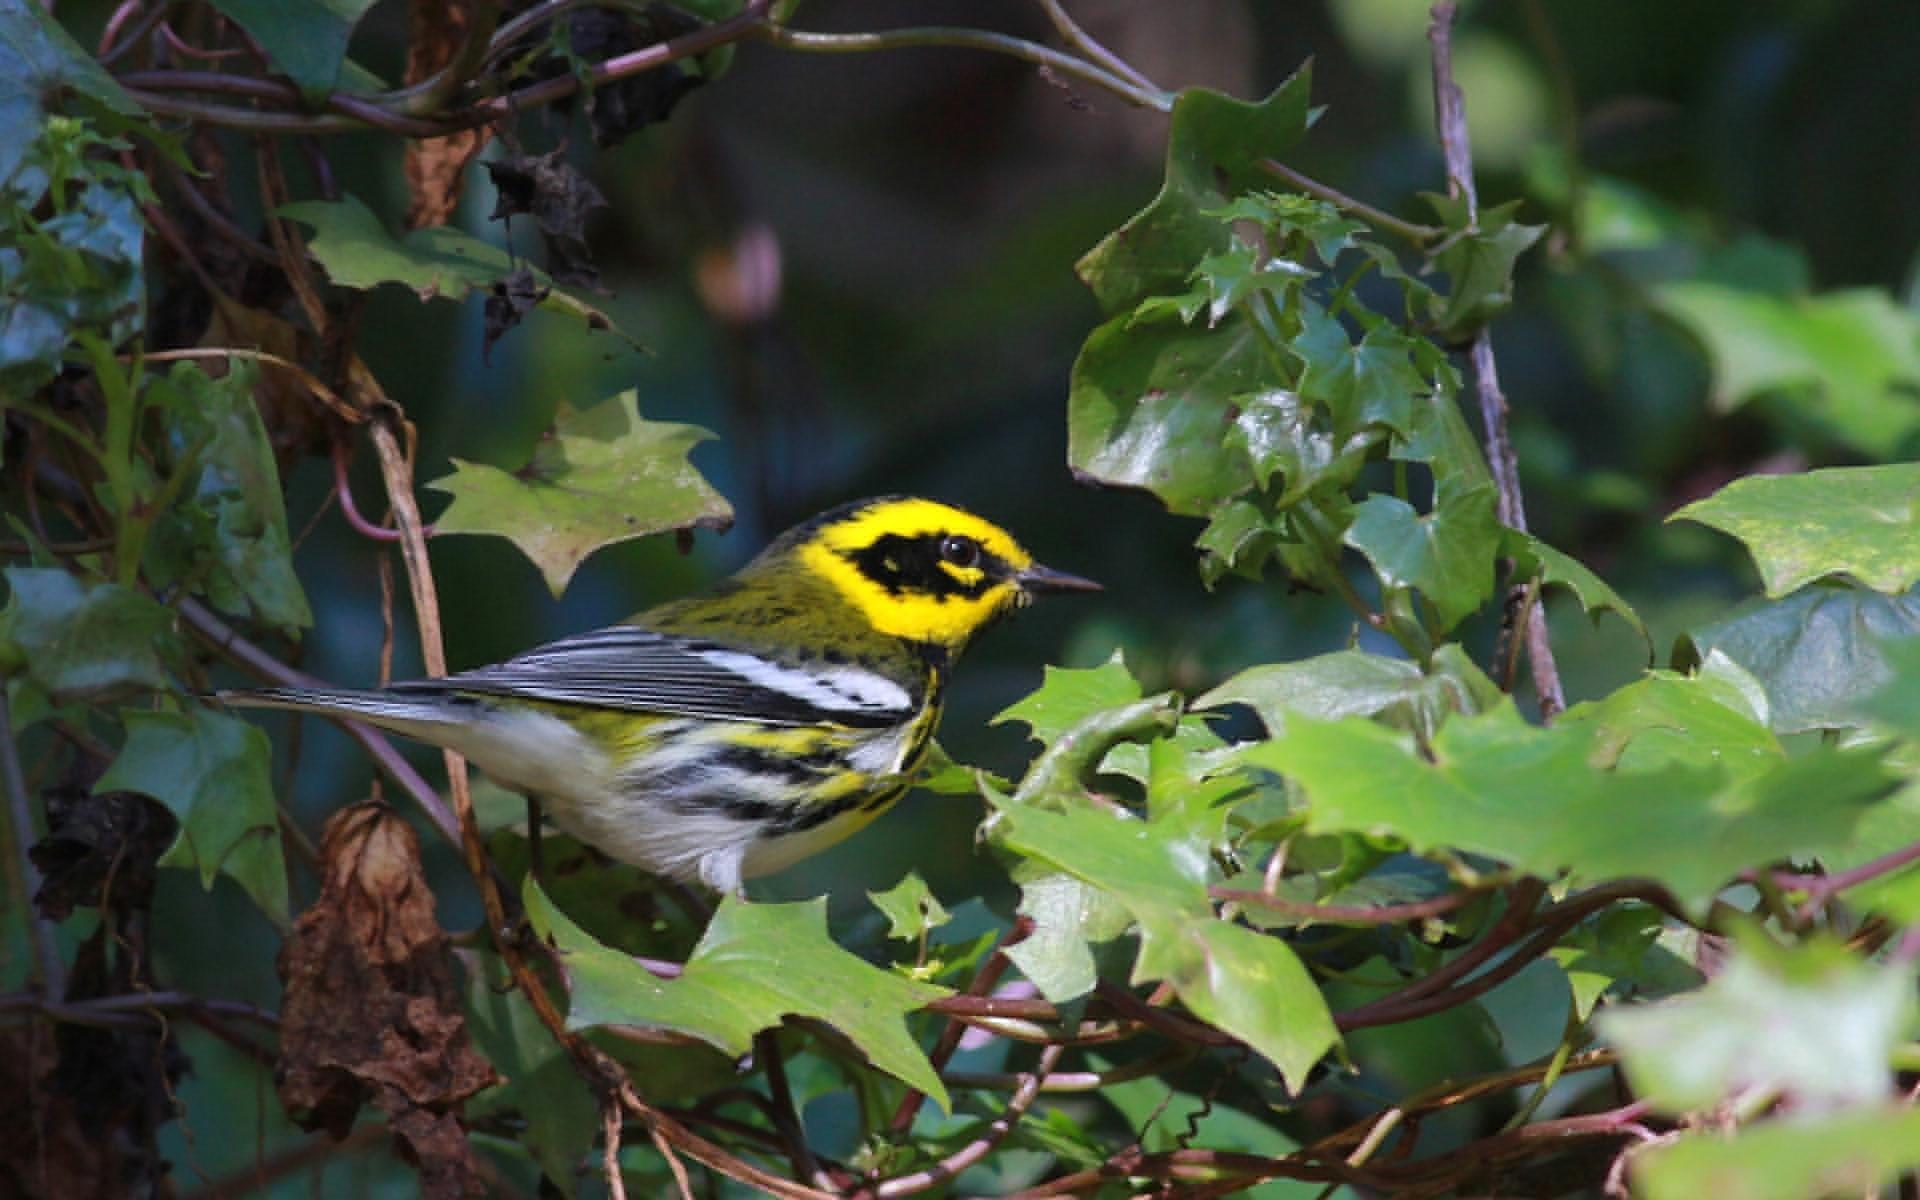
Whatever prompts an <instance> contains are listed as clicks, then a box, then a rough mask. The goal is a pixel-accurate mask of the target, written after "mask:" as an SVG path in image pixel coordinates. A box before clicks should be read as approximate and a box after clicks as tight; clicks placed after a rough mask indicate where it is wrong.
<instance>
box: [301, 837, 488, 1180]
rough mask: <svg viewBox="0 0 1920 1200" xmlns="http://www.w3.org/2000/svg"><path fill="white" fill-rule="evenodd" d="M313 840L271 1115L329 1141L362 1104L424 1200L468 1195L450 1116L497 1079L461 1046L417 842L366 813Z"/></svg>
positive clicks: (446, 954) (461, 1136)
mask: <svg viewBox="0 0 1920 1200" xmlns="http://www.w3.org/2000/svg"><path fill="white" fill-rule="evenodd" d="M321 839H322V840H321V847H320V858H321V874H322V882H321V887H320V898H319V899H318V900H317V901H315V902H314V905H313V907H312V908H309V909H308V910H307V911H306V912H304V913H302V914H300V918H299V920H298V921H296V922H295V923H294V929H293V933H292V935H291V936H290V937H289V938H288V939H287V943H286V945H285V946H284V947H283V948H282V949H281V951H280V978H281V980H282V982H283V983H284V984H285V986H286V999H285V1001H284V1003H283V1004H282V1006H281V1016H280V1062H279V1069H278V1071H277V1073H276V1078H277V1080H278V1084H279V1091H280V1101H281V1103H282V1104H283V1105H285V1106H286V1109H287V1112H288V1113H289V1115H291V1116H292V1117H293V1119H294V1120H295V1121H296V1122H298V1123H299V1124H300V1125H301V1126H302V1127H303V1128H306V1129H325V1130H327V1131H328V1132H329V1133H331V1134H332V1135H333V1136H334V1137H335V1138H336V1139H337V1138H342V1137H345V1136H346V1134H347V1131H348V1130H349V1129H351V1128H352V1126H353V1121H354V1117H355V1116H356V1114H357V1113H358V1112H359V1109H360V1107H361V1106H362V1105H363V1104H366V1103H369V1102H370V1103H372V1104H373V1105H374V1106H375V1107H376V1108H378V1109H379V1110H380V1111H381V1112H383V1113H385V1114H386V1115H387V1118H388V1120H389V1122H390V1124H391V1125H392V1127H393V1129H394V1132H395V1134H396V1136H397V1137H398V1138H399V1139H400V1141H401V1148H402V1150H403V1152H405V1153H406V1155H407V1157H408V1158H409V1159H411V1160H413V1161H414V1162H416V1163H418V1165H419V1167H420V1172H421V1183H422V1188H423V1194H424V1195H427V1196H430V1197H436V1198H439V1197H446V1198H453V1197H465V1196H475V1195H479V1194H481V1192H482V1191H483V1190H484V1189H483V1187H482V1184H481V1178H480V1175H479V1169H478V1164H477V1163H476V1161H475V1159H474V1157H473V1152H472V1149H471V1148H470V1147H469V1146H468V1144H467V1140H466V1136H465V1133H464V1131H463V1130H462V1129H461V1127H460V1123H459V1115H460V1110H461V1107H462V1106H463V1105H464V1104H465V1103H466V1101H467V1099H468V1098H470V1097H471V1096H473V1095H474V1094H475V1093H476V1092H478V1091H480V1090H481V1089H482V1088H485V1087H488V1086H490V1085H492V1084H493V1083H495V1082H497V1081H498V1076H497V1075H496V1073H495V1072H494V1070H493V1067H492V1065H491V1064H490V1063H488V1062H487V1060H486V1059H485V1058H483V1057H481V1055H480V1053H479V1052H478V1051H476V1050H475V1049H474V1048H473V1045H472V1043H471V1042H470V1041H469V1040H468V1036H467V1024H466V1016H465V1014H464V1013H463V1011H462V1009H461V1005H460V996H459V992H458V990H457V988H456V987H455V983H454V973H453V958H452V954H451V952H450V950H449V947H448V944H447V935H446V933H445V932H444V931H443V930H442V929H441V928H440V925H439V922H438V921H436V920H435V918H434V902H433V893H432V892H431V891H429V890H428V888H427V883H426V879H425V877H424V875H423V874H422V873H421V868H420V846H419V842H418V841H417V840H416V839H415V837H414V834H413V830H412V829H411V828H410V827H409V826H408V825H407V823H406V822H405V821H403V820H401V819H400V817H399V816H397V815H396V814H395V813H394V812H393V811H392V810H391V809H389V808H387V807H386V806H385V805H381V804H371V803H368V804H357V805H354V806H353V807H352V808H348V809H344V810H342V811H341V812H338V813H336V814H334V816H333V817H332V818H331V819H330V820H329V821H328V822H327V826H326V829H325V831H324V832H323V833H322V835H321Z"/></svg>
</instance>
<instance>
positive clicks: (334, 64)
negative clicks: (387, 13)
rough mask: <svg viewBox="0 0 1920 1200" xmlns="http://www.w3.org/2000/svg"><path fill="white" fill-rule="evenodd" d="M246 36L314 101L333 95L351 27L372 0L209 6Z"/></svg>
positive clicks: (228, 1) (273, 0)
mask: <svg viewBox="0 0 1920 1200" xmlns="http://www.w3.org/2000/svg"><path fill="white" fill-rule="evenodd" d="M213 6H214V7H215V8H217V9H219V10H220V11H221V12H223V13H225V14H227V15H228V16H229V17H232V18H233V19H234V21H235V22H237V23H238V24H239V26H240V27H241V28H242V29H244V30H246V31H247V33H248V34H249V35H251V36H252V38H253V40H254V41H256V42H258V43H260V48H261V49H262V50H265V51H266V52H267V58H268V59H269V60H270V61H272V63H273V65H274V66H276V67H278V68H279V69H280V70H281V71H283V72H285V73H286V76H287V78H289V79H291V80H293V82H294V84H295V85H296V86H298V87H299V88H300V90H301V91H302V92H304V93H305V94H306V96H307V98H308V99H309V100H317V99H319V98H321V97H323V96H325V95H326V94H327V93H328V92H330V91H332V90H333V88H334V85H335V84H336V83H338V82H339V80H340V66H341V64H342V63H343V62H345V61H346V57H347V42H348V41H349V40H350V39H351V38H352V37H353V27H354V26H355V25H357V24H359V22H360V18H361V17H362V16H364V15H365V14H366V11H367V10H368V9H369V8H372V7H373V0H213Z"/></svg>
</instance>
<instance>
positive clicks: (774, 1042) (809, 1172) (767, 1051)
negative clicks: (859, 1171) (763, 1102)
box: [753, 1027, 820, 1182]
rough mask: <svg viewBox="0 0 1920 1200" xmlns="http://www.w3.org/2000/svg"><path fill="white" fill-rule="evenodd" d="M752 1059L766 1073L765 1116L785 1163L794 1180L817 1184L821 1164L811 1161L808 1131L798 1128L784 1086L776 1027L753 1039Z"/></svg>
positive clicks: (784, 1072) (797, 1113) (784, 1066)
mask: <svg viewBox="0 0 1920 1200" xmlns="http://www.w3.org/2000/svg"><path fill="white" fill-rule="evenodd" d="M753 1057H754V1061H755V1062H757V1063H758V1064H759V1065H760V1069H761V1070H762V1071H764V1072H766V1076H767V1096H768V1098H769V1100H770V1103H769V1104H768V1106H767V1115H768V1117H769V1118H771V1119H772V1121H773V1128H774V1132H775V1133H778V1134H779V1135H780V1141H781V1144H782V1145H783V1146H784V1147H785V1148H786V1151H787V1159H788V1161H790V1162H791V1163H792V1164H793V1177H794V1178H795V1179H799V1180H803V1181H810V1182H818V1181H819V1179H820V1164H819V1163H817V1162H815V1161H814V1158H813V1151H812V1150H811V1149H809V1148H808V1147H807V1131H806V1128H805V1127H804V1126H802V1125H801V1124H800V1109H799V1107H798V1106H797V1105H795V1104H794V1102H793V1089H792V1088H791V1087H789V1086H787V1064H786V1060H785V1059H784V1058H783V1057H781V1054H780V1030H779V1028H778V1027H775V1028H773V1029H762V1030H761V1031H760V1032H759V1033H756V1034H754V1035H753Z"/></svg>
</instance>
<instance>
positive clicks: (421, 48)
mask: <svg viewBox="0 0 1920 1200" xmlns="http://www.w3.org/2000/svg"><path fill="white" fill-rule="evenodd" d="M472 25H473V5H472V4H471V3H462V2H460V0H413V2H412V3H411V4H409V5H408V6H407V82H408V83H419V82H421V81H422V80H424V79H426V78H428V77H429V76H431V75H432V74H433V73H434V72H436V71H438V70H439V69H440V68H442V67H444V66H446V65H447V63H448V61H450V60H451V59H452V58H453V56H454V55H455V54H456V53H457V52H458V51H459V49H460V46H461V43H463V42H464V41H466V38H467V31H468V29H470V28H471V27H472ZM492 136H493V133H492V131H491V130H490V129H488V128H487V127H486V126H480V127H478V128H475V129H463V130H461V131H460V132H459V133H451V134H448V135H447V136H446V137H437V138H415V139H414V140H413V141H410V142H408V143H407V158H406V172H407V194H408V195H409V196H410V197H411V199H410V200H409V201H408V202H407V228H408V229H421V228H424V227H426V226H428V225H445V224H446V223H447V222H448V221H449V220H451V219H452V218H453V211H454V209H456V208H458V207H459V205H460V191H461V187H462V185H463V184H464V182H465V179H466V169H467V164H468V163H470V162H472V161H473V158H474V155H476V154H478V153H480V151H481V150H482V149H484V148H485V147H486V144H487V141H488V139H489V138H491V137H492Z"/></svg>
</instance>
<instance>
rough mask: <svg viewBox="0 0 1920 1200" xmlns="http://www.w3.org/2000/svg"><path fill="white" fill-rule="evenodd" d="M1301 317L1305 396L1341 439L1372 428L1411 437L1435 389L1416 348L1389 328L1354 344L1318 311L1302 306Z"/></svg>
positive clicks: (1297, 348) (1378, 327) (1297, 346)
mask: <svg viewBox="0 0 1920 1200" xmlns="http://www.w3.org/2000/svg"><path fill="white" fill-rule="evenodd" d="M1302 314H1303V317H1304V318H1305V323H1306V329H1305V331H1304V332H1303V333H1302V335H1301V336H1300V337H1299V338H1298V339H1296V340H1295V341H1294V342H1293V344H1292V347H1291V348H1292V349H1293V351H1294V353H1295V354H1296V355H1298V356H1299V358H1300V360H1301V364H1302V365H1303V366H1304V367H1305V368H1306V370H1305V373H1304V374H1303V375H1302V376H1301V380H1300V395H1301V397H1302V398H1303V399H1306V400H1310V401H1312V402H1313V403H1315V404H1320V405H1325V406H1326V408H1327V411H1328V412H1329V413H1331V414H1332V416H1333V428H1334V431H1335V434H1336V436H1339V437H1343V438H1345V437H1349V436H1351V435H1352V434H1353V433H1354V432H1355V431H1357V430H1362V429H1366V428H1368V427H1369V426H1385V427H1387V428H1390V429H1394V430H1398V431H1399V432H1401V433H1406V432H1409V431H1410V430H1411V429H1412V428H1413V421H1414V415H1413V410H1414V405H1415V404H1416V403H1417V398H1418V397H1420V396H1423V395H1425V394H1427V393H1429V392H1431V391H1433V390H1434V388H1435V386H1436V384H1435V381H1434V380H1432V379H1429V378H1428V377H1427V376H1426V375H1423V374H1422V373H1421V372H1420V370H1419V369H1418V368H1417V367H1416V366H1415V362H1414V352H1415V347H1416V345H1417V343H1416V342H1415V341H1414V340H1413V339H1412V338H1410V337H1408V336H1407V335H1406V334H1404V333H1401V332H1400V331H1399V330H1398V329H1395V328H1394V327H1393V326H1391V325H1388V324H1386V323H1384V322H1381V323H1377V324H1375V325H1374V326H1373V327H1372V328H1370V329H1368V330H1367V331H1366V333H1364V334H1362V335H1361V338H1360V340H1359V342H1357V343H1355V342H1350V341H1348V339H1347V334H1346V330H1345V329H1343V328H1342V327H1341V325H1340V322H1339V320H1338V319H1337V318H1335V317H1332V316H1329V315H1327V314H1326V313H1325V312H1323V311H1321V310H1320V309H1319V308H1318V306H1316V305H1311V304H1308V305H1303V306H1302Z"/></svg>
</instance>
